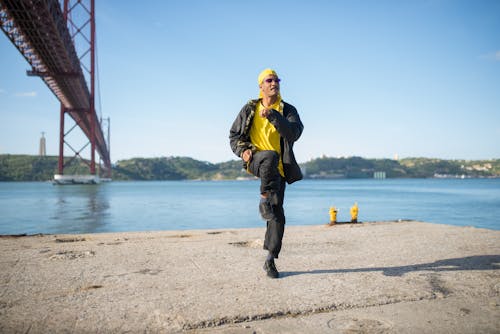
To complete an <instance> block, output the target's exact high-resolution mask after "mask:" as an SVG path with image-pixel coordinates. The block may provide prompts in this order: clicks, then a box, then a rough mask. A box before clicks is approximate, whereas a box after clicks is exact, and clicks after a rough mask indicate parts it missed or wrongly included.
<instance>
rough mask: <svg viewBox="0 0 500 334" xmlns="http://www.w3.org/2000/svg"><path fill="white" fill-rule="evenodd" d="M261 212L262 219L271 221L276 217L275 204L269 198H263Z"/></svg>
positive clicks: (260, 204)
mask: <svg viewBox="0 0 500 334" xmlns="http://www.w3.org/2000/svg"><path fill="white" fill-rule="evenodd" d="M259 212H260V215H261V216H262V219H264V220H265V221H270V220H273V219H275V218H276V216H275V215H274V211H273V206H272V205H271V202H270V201H269V198H266V199H261V200H260V203H259Z"/></svg>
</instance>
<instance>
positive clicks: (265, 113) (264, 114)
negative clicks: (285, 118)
mask: <svg viewBox="0 0 500 334" xmlns="http://www.w3.org/2000/svg"><path fill="white" fill-rule="evenodd" d="M269 114H271V109H268V108H263V109H262V110H261V111H260V117H264V118H267V116H269Z"/></svg>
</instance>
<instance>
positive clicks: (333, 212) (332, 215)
mask: <svg viewBox="0 0 500 334" xmlns="http://www.w3.org/2000/svg"><path fill="white" fill-rule="evenodd" d="M336 222H337V209H336V208H335V207H334V206H332V207H330V226H331V225H335V223H336Z"/></svg>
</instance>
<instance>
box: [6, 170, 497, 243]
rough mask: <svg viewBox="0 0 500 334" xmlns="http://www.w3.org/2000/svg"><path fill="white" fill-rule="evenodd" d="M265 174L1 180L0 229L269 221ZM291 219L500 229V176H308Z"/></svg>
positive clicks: (289, 193)
mask: <svg viewBox="0 0 500 334" xmlns="http://www.w3.org/2000/svg"><path fill="white" fill-rule="evenodd" d="M258 189H259V183H258V181H218V182H217V181H161V182H160V181H158V182H157V181H152V182H135V181H134V182H110V183H102V184H100V185H70V186H55V185H52V184H51V183H47V182H26V183H24V182H0V234H22V233H27V234H35V233H52V234H56V233H98V232H122V231H153V230H183V229H221V228H243V227H261V226H264V224H265V223H264V222H263V221H262V220H261V219H260V217H259V214H258V209H257V207H258V200H259V195H258ZM285 197H286V199H285V213H286V216H287V224H289V225H319V224H325V223H328V222H329V214H328V211H329V208H330V207H331V206H335V207H336V208H337V209H338V217H337V220H339V221H347V220H349V219H350V215H349V208H350V207H351V206H352V205H353V204H354V203H355V202H357V203H358V206H359V220H360V221H385V220H398V219H413V220H422V221H427V222H432V223H438V224H451V225H459V226H475V227H482V228H489V229H495V230H500V179H385V180H372V179H356V180H353V179H342V180H303V181H300V182H297V183H294V184H292V185H289V186H287V190H286V196H285Z"/></svg>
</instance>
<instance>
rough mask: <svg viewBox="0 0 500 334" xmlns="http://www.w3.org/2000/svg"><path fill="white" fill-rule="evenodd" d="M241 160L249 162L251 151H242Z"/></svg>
mask: <svg viewBox="0 0 500 334" xmlns="http://www.w3.org/2000/svg"><path fill="white" fill-rule="evenodd" d="M241 158H242V159H243V161H245V162H249V161H250V160H252V150H251V149H247V150H245V151H243V153H242V154H241Z"/></svg>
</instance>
